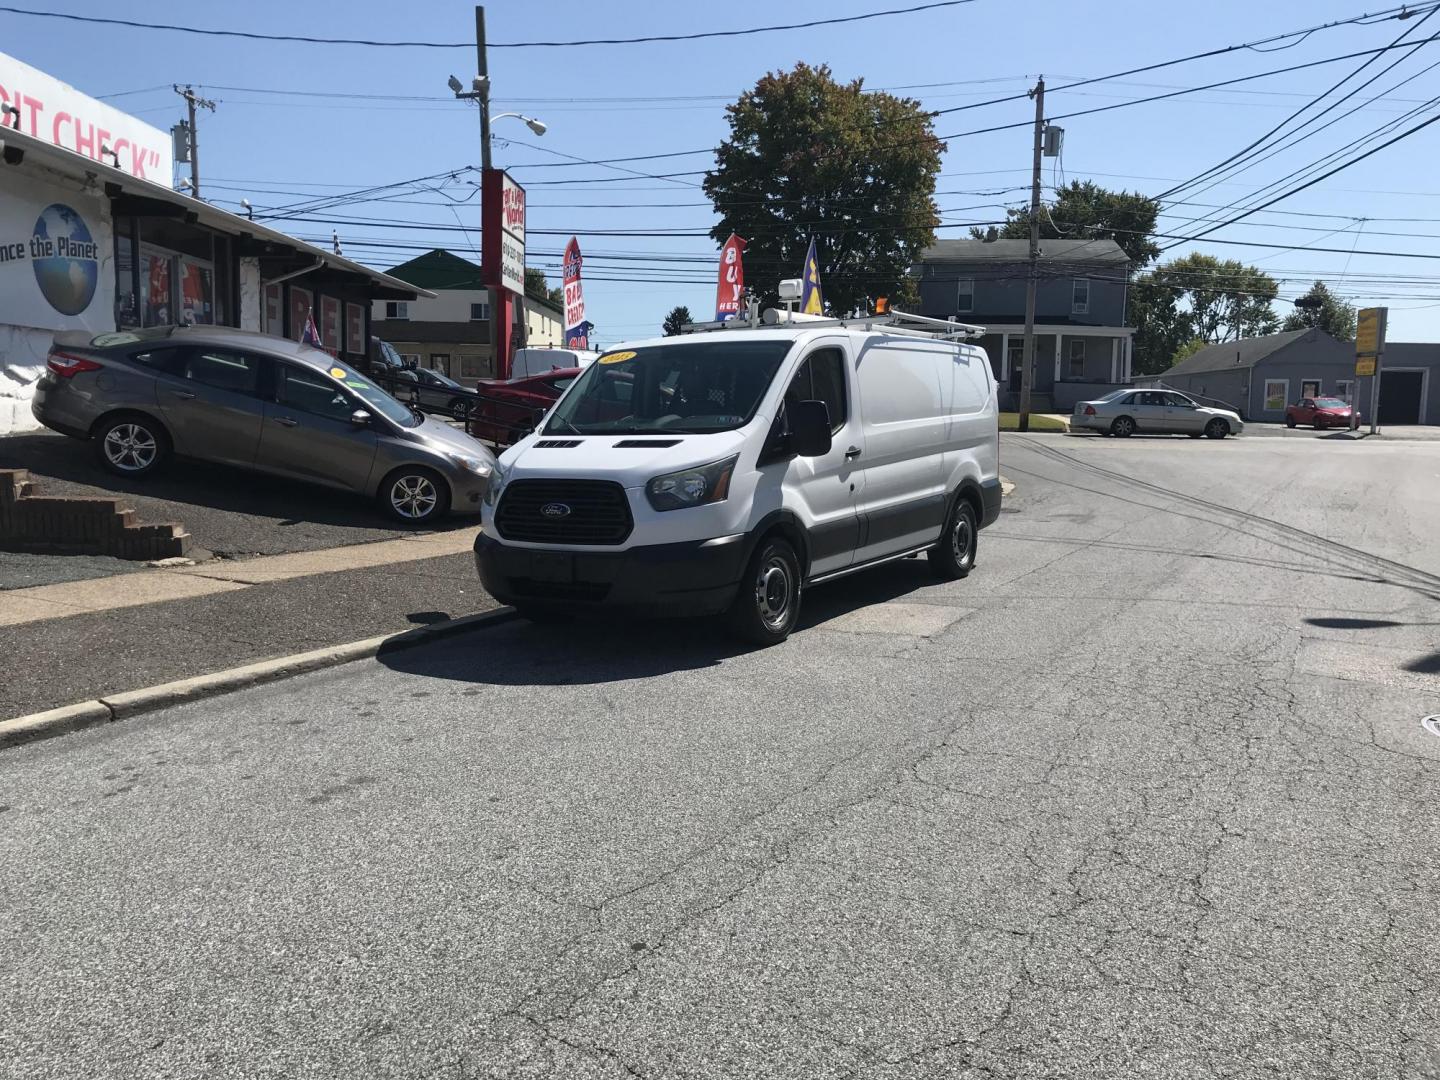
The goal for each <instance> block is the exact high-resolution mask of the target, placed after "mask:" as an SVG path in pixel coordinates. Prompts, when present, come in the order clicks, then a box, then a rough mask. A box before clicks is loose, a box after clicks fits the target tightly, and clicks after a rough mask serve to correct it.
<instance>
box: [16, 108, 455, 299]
mask: <svg viewBox="0 0 1440 1080" xmlns="http://www.w3.org/2000/svg"><path fill="white" fill-rule="evenodd" d="M0 142H3V144H4V147H5V152H4V157H3V161H4V163H3V164H0V176H3V175H4V174H3V170H4V169H7V168H12V167H15V166H18V165H20V164H21V163H22V162H23V163H24V164H26V165H39V166H40V167H42V168H46V169H50V170H52V171H54V172H56V173H59V174H61V175H63V176H67V177H70V178H72V179H74V180H76V181H79V182H81V183H93V184H94V185H95V186H96V190H97V191H98V190H103V191H104V193H105V194H106V195H107V196H108V197H109V198H110V201H111V209H112V212H113V213H115V214H117V215H121V216H124V215H133V216H137V217H163V218H173V219H176V220H181V221H184V222H186V223H187V224H192V225H193V224H199V225H204V226H205V227H207V228H210V229H214V230H215V231H216V232H222V233H225V234H226V235H228V236H232V237H235V238H236V240H237V245H236V252H237V254H239V255H254V256H261V257H269V258H283V259H285V260H287V261H288V262H290V263H293V267H291V269H294V270H300V269H303V268H305V267H307V266H313V267H314V269H315V271H316V272H321V271H324V272H326V273H327V274H328V275H331V276H338V277H344V278H350V279H353V280H355V281H356V283H357V284H360V283H363V284H365V285H367V286H368V287H369V288H370V290H371V291H372V292H373V293H374V296H375V298H376V299H378V300H414V299H417V298H419V297H422V296H424V297H433V296H435V294H434V293H433V292H430V291H429V290H428V289H421V288H419V287H417V286H415V285H411V284H410V283H408V282H405V281H401V280H400V279H399V278H395V277H391V276H390V275H389V274H384V273H381V272H380V271H379V270H372V269H371V268H370V267H368V266H364V265H362V264H360V263H357V262H354V261H353V260H351V259H347V258H345V257H344V256H343V255H336V254H335V253H334V252H333V251H326V250H325V249H324V248H320V247H316V246H314V245H313V244H307V243H306V242H305V241H303V240H297V239H296V238H295V237H293V236H289V235H287V234H286V233H283V232H280V231H279V230H278V229H272V228H270V227H269V226H268V225H264V224H262V223H260V222H258V221H251V220H250V219H249V218H243V217H240V216H239V215H238V214H232V213H230V212H229V211H228V210H222V209H220V207H218V206H213V205H211V204H210V203H207V202H205V201H204V200H202V199H196V198H193V197H191V196H189V195H186V194H184V193H182V192H179V191H172V190H171V189H170V188H168V187H166V186H165V185H163V184H157V183H154V182H153V181H150V180H142V179H140V178H139V177H136V176H131V175H130V174H129V173H126V172H122V171H121V170H119V169H116V168H112V167H111V166H110V165H108V164H104V163H102V162H98V161H94V160H92V159H90V158H88V157H84V156H82V155H80V154H77V153H75V152H74V151H73V150H66V149H64V148H63V147H59V146H54V145H52V144H50V143H47V142H44V141H42V140H40V139H37V138H35V137H34V136H31V135H28V134H26V133H25V132H23V131H17V130H15V129H14V128H9V127H5V128H0Z"/></svg>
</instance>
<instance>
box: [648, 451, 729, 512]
mask: <svg viewBox="0 0 1440 1080" xmlns="http://www.w3.org/2000/svg"><path fill="white" fill-rule="evenodd" d="M739 460H740V455H739V454H736V455H735V456H734V457H728V458H726V459H725V460H724V461H716V462H713V463H711V464H709V465H701V466H699V467H698V468H694V469H685V470H683V471H681V472H673V473H666V474H665V475H663V476H657V477H655V478H653V479H652V480H651V481H650V482H649V483H648V484H646V485H645V497H646V498H647V499H649V500H650V505H651V506H653V507H654V508H655V509H656V510H683V509H684V508H685V507H687V506H704V505H705V504H706V503H717V502H723V501H724V500H725V497H726V496H727V495H729V494H730V475H731V474H732V473H733V472H734V471H735V462H737V461H739Z"/></svg>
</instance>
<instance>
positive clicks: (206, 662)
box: [0, 529, 497, 719]
mask: <svg viewBox="0 0 1440 1080" xmlns="http://www.w3.org/2000/svg"><path fill="white" fill-rule="evenodd" d="M474 535H475V531H474V529H465V530H463V531H457V532H452V533H439V534H432V535H417V536H414V537H407V538H405V539H401V540H388V541H380V542H377V543H372V544H357V545H351V546H347V547H341V548H331V549H326V550H322V551H310V552H296V553H293V554H288V555H277V556H271V557H267V558H259V559H249V560H244V561H226V560H222V561H215V562H209V563H205V564H201V565H198V566H193V567H177V568H173V569H151V570H145V571H140V572H136V573H128V574H121V575H117V576H113V577H108V578H100V579H92V580H88V581H74V582H66V583H63V584H58V585H46V586H41V587H38V588H32V589H13V590H10V591H7V592H0V655H3V656H4V657H5V678H4V679H3V680H0V719H8V718H10V717H14V716H20V715H23V714H26V713H31V712H38V711H40V710H43V709H49V708H55V707H57V706H61V705H68V704H71V703H72V702H76V701H83V700H86V699H89V698H96V697H101V696H105V695H110V694H116V693H123V692H125V691H128V690H134V689H138V688H140V687H145V686H151V685H154V684H156V683H161V682H168V681H171V680H174V679H183V678H189V677H192V676H196V675H202V674H206V673H209V672H212V671H217V670H221V669H224V668H230V667H235V666H237V665H240V664H246V663H252V662H255V661H259V660H265V659H270V658H273V657H278V656H285V655H288V654H291V653H295V652H303V651H306V650H310V649H316V648H321V647H323V646H327V645H336V644H340V643H343V642H348V641H354V640H356V639H359V638H365V637H370V636H374V635H377V634H385V633H394V632H397V631H401V630H407V629H411V628H413V627H415V626H420V625H425V624H428V623H432V622H438V621H440V620H441V619H444V618H453V617H457V616H461V615H468V614H473V613H476V612H481V611H486V610H489V609H491V608H494V607H495V606H497V605H496V603H495V601H494V600H493V599H491V598H490V596H488V595H487V594H486V593H485V592H484V591H483V590H482V589H481V587H480V583H479V581H478V579H477V578H476V576H475V566H474V560H473V558H472V556H471V554H470V545H471V543H472V542H473V538H474Z"/></svg>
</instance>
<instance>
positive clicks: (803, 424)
mask: <svg viewBox="0 0 1440 1080" xmlns="http://www.w3.org/2000/svg"><path fill="white" fill-rule="evenodd" d="M790 447H791V449H793V450H794V451H795V453H796V454H798V455H799V456H800V457H823V456H825V455H826V454H828V453H829V452H830V407H829V406H828V405H826V404H825V402H823V401H797V402H795V403H794V404H792V405H791V406H790Z"/></svg>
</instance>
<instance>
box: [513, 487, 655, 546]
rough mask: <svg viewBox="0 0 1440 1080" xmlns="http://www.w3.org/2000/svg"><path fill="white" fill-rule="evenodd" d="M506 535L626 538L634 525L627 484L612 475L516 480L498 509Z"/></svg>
mask: <svg viewBox="0 0 1440 1080" xmlns="http://www.w3.org/2000/svg"><path fill="white" fill-rule="evenodd" d="M495 527H496V528H497V529H498V530H499V532H500V535H501V537H503V538H504V539H506V540H520V541H522V542H524V543H529V544H623V543H624V542H625V541H626V540H627V539H628V538H629V536H630V530H631V529H633V528H634V521H633V520H632V519H631V517H630V503H629V500H627V499H626V498H625V489H624V488H622V487H621V486H620V485H619V484H616V483H614V482H612V481H609V480H516V481H514V482H513V483H510V484H506V485H505V490H504V491H503V492H502V493H501V495H500V506H499V508H498V509H497V510H496V511H495Z"/></svg>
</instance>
